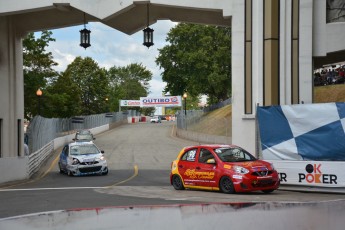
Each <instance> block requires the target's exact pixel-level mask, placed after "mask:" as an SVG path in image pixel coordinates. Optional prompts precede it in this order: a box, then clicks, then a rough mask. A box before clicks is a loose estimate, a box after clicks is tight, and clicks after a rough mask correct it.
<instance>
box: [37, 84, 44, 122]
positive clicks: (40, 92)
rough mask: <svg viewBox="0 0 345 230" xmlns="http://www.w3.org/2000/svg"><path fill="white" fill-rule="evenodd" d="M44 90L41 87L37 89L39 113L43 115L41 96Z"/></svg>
mask: <svg viewBox="0 0 345 230" xmlns="http://www.w3.org/2000/svg"><path fill="white" fill-rule="evenodd" d="M42 94H43V92H42V90H41V89H40V88H38V90H37V91H36V95H37V97H38V109H37V112H38V115H41V96H42Z"/></svg>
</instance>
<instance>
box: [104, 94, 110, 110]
mask: <svg viewBox="0 0 345 230" xmlns="http://www.w3.org/2000/svg"><path fill="white" fill-rule="evenodd" d="M108 101H109V98H108V97H106V98H105V106H106V108H105V109H106V112H109V111H108V110H109V106H108Z"/></svg>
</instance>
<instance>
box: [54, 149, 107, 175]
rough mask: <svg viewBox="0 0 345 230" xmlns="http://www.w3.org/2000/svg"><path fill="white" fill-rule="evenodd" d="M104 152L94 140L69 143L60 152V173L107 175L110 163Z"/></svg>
mask: <svg viewBox="0 0 345 230" xmlns="http://www.w3.org/2000/svg"><path fill="white" fill-rule="evenodd" d="M103 153H104V151H101V150H99V149H98V147H97V146H96V145H95V144H94V143H92V142H72V143H69V144H67V145H65V147H64V148H63V149H62V152H61V154H60V159H59V169H60V173H66V174H67V175H69V176H82V175H90V174H99V175H107V174H108V165H107V161H106V159H105V157H104V155H103Z"/></svg>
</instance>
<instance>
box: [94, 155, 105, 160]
mask: <svg viewBox="0 0 345 230" xmlns="http://www.w3.org/2000/svg"><path fill="white" fill-rule="evenodd" d="M104 160H105V157H104V156H100V157H99V158H97V159H96V161H104Z"/></svg>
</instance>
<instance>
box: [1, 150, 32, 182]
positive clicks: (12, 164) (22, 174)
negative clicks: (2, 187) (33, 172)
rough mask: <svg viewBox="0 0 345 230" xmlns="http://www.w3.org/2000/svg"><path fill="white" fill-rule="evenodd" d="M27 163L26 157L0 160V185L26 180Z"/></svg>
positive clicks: (27, 158)
mask: <svg viewBox="0 0 345 230" xmlns="http://www.w3.org/2000/svg"><path fill="white" fill-rule="evenodd" d="M28 162H29V157H27V156H25V157H5V158H0V175H1V176H0V183H4V182H8V181H16V180H23V179H26V178H27V177H28V173H27V165H28Z"/></svg>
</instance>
